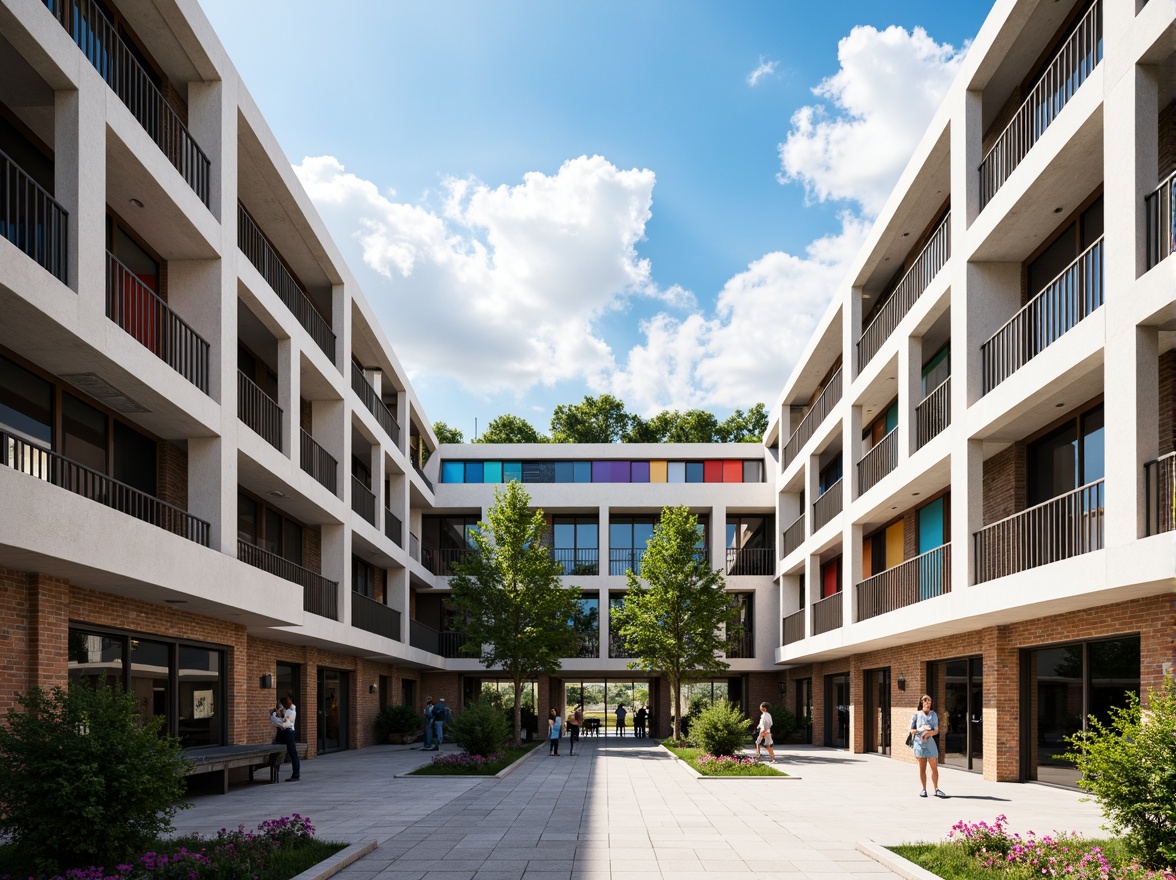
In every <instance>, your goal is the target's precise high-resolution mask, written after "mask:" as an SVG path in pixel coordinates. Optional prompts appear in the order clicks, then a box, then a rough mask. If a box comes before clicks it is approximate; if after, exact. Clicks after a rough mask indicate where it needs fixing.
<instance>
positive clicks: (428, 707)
mask: <svg viewBox="0 0 1176 880" xmlns="http://www.w3.org/2000/svg"><path fill="white" fill-rule="evenodd" d="M421 751H422V752H431V751H433V698H432V697H425V744H424V745H423V746H421Z"/></svg>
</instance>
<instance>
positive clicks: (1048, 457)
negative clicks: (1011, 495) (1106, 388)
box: [1025, 404, 1105, 507]
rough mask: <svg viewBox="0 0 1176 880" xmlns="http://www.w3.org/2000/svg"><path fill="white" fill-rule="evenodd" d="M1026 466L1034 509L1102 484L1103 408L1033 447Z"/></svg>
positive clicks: (1026, 452) (1078, 418)
mask: <svg viewBox="0 0 1176 880" xmlns="http://www.w3.org/2000/svg"><path fill="white" fill-rule="evenodd" d="M1025 463H1026V468H1025V469H1026V472H1027V473H1026V477H1027V499H1026V500H1027V502H1028V504H1029V506H1030V507H1032V506H1033V505H1035V504H1041V503H1042V502H1044V501H1048V500H1049V499H1051V498H1056V497H1057V496H1058V495H1064V494H1065V493H1066V492H1070V491H1072V490H1074V489H1077V488H1078V487H1079V486H1085V485H1088V484H1090V483H1093V482H1096V481H1097V480H1101V479H1102V478H1103V476H1104V475H1105V460H1104V455H1103V408H1102V404H1099V405H1097V406H1095V407H1093V408H1091V409H1089V410H1087V411H1086V412H1084V413H1082V414H1080V415H1079V416H1078V417H1076V418H1074V419H1071V420H1070V421H1068V422H1066V423H1065V424H1063V425H1061V426H1059V427H1057V428H1054V429H1053V430H1052V431H1050V432H1049V433H1048V434H1046V435H1045V436H1044V437H1041V438H1039V439H1037V440H1035V441H1033V442H1032V443H1030V444H1029V445H1028V446H1027V447H1026V450H1025Z"/></svg>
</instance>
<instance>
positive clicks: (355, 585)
mask: <svg viewBox="0 0 1176 880" xmlns="http://www.w3.org/2000/svg"><path fill="white" fill-rule="evenodd" d="M351 590H352V592H355V593H359V595H361V596H366V597H367V598H369V599H374V598H375V597H376V570H375V569H374V568H373V567H372V566H370V565H368V563H366V562H364V561H363V560H362V559H360V558H359V557H358V556H352V557H351Z"/></svg>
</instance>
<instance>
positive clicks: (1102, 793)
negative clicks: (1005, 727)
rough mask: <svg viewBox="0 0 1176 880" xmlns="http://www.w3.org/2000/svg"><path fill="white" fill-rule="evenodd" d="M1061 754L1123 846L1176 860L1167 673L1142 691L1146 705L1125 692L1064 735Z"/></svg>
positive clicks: (1173, 689) (1162, 860) (1148, 858)
mask: <svg viewBox="0 0 1176 880" xmlns="http://www.w3.org/2000/svg"><path fill="white" fill-rule="evenodd" d="M1069 742H1070V744H1071V745H1072V746H1073V751H1071V752H1068V753H1067V754H1066V755H1065V756H1064V757H1066V759H1068V760H1070V761H1073V762H1074V763H1075V764H1076V765H1078V770H1079V771H1080V772H1081V773H1082V778H1081V779H1079V780H1078V785H1080V786H1081V787H1082V788H1084V789H1085V790H1086V791H1089V792H1091V793H1093V794H1094V796H1095V798H1096V799H1097V800H1098V802H1099V803H1100V804H1101V805H1102V808H1103V812H1104V813H1105V814H1106V816H1107V818H1108V819H1109V820H1110V823H1111V828H1112V829H1113V830H1115V831H1116V832H1118V833H1120V834H1122V836H1123V842H1124V844H1125V845H1126V847H1127V850H1128V852H1129V853H1130V854H1131V855H1132V856H1134V857H1135V858H1137V859H1139V860H1140V862H1142V863H1143V864H1145V865H1148V866H1150V867H1153V868H1161V867H1167V866H1169V865H1174V864H1176V685H1174V684H1173V680H1172V678H1170V677H1169V678H1166V679H1165V680H1164V685H1163V687H1162V688H1160V689H1159V690H1152V691H1149V692H1148V695H1147V711H1146V713H1145V712H1143V711H1142V710H1141V707H1140V705H1139V697H1138V696H1137V695H1135V694H1131V693H1129V694H1128V695H1127V705H1126V706H1122V707H1118V708H1113V709H1111V711H1110V718H1109V719H1108V721H1107V722H1106V723H1104V722H1102V721H1099V719H1097V718H1095V717H1093V716H1092V717H1091V718H1090V728H1089V729H1088V730H1086V731H1080V732H1078V733H1076V734H1074V735H1073V736H1071V737H1069Z"/></svg>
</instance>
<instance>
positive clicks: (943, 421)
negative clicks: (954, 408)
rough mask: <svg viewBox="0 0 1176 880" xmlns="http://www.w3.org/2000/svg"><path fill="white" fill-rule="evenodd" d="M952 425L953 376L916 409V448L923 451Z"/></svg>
mask: <svg viewBox="0 0 1176 880" xmlns="http://www.w3.org/2000/svg"><path fill="white" fill-rule="evenodd" d="M950 424H951V376H948V377H947V378H946V379H944V380H943V381H942V382H940V383H939V385H938V386H936V388H935V390H934V391H932V392H931V393H930V394H928V395H927V396H926V397H924V398H923V399H922V400H921V401H920V402H919V404H918V405H917V406H916V407H915V448H916V449H922V448H923V447H924V446H926V445H927V444H928V443H930V442H931V441H932V440H934V439H935V438H936V437H938V436H939V435H940V434H941V433H943V430H944V429H945V428H946V427H947V426H948V425H950Z"/></svg>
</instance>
